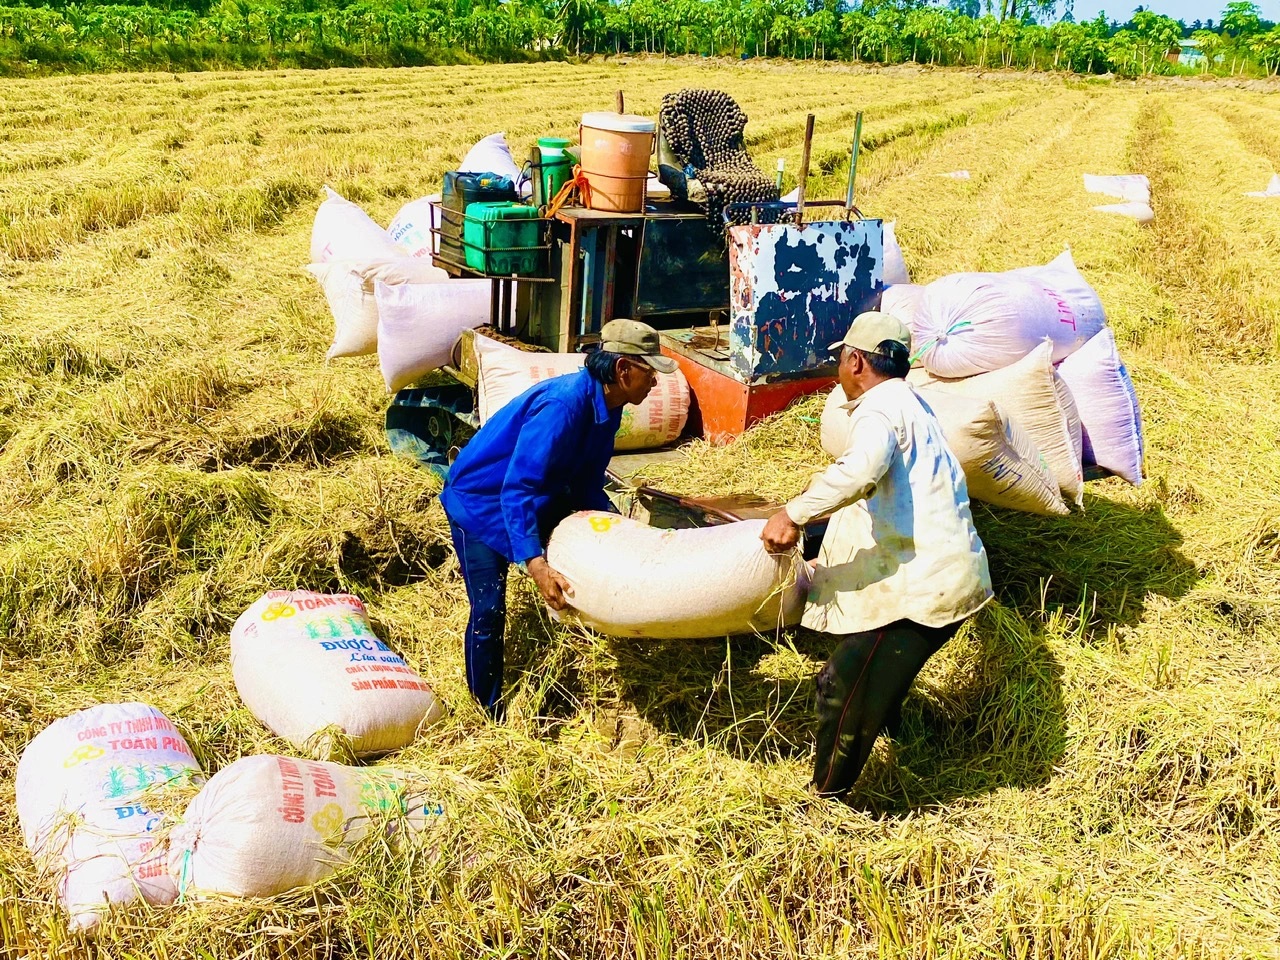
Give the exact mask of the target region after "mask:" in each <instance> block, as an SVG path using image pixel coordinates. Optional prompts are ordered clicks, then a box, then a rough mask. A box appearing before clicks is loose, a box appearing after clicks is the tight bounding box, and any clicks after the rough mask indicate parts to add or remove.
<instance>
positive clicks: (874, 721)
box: [813, 620, 964, 796]
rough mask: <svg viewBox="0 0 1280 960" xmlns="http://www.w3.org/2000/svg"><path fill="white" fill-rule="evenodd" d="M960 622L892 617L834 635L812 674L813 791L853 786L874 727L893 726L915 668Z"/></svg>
mask: <svg viewBox="0 0 1280 960" xmlns="http://www.w3.org/2000/svg"><path fill="white" fill-rule="evenodd" d="M963 622H964V621H963V620H962V621H960V622H958V623H953V624H950V625H948V626H945V627H926V626H922V625H921V624H918V623H914V622H913V621H911V620H898V621H896V622H894V623H891V624H888V625H887V626H884V627H880V628H879V629H876V630H866V631H863V632H861V633H848V634H843V635H839V636H836V637H835V638H834V639H836V640H838V641H839V643H838V645H837V646H836V650H835V653H833V654H832V655H831V659H830V660H828V661H827V665H826V666H825V667H823V668H822V672H821V673H819V674H818V748H817V752H816V754H815V756H814V761H813V784H814V787H815V788H816V789H817V791H818V793H820V794H822V795H823V796H842V795H844V794H845V793H847V792H848V791H849V790H850V788H852V787H853V785H854V783H855V782H857V779H858V776H859V774H861V773H862V768H863V767H864V766H865V765H866V763H867V758H868V757H870V756H871V748H872V746H873V745H874V744H875V742H876V737H878V736H879V735H880V731H881V730H883V729H885V727H886V726H887V727H888V728H889V730H890V733H891V734H892V733H894V732H896V730H897V726H898V722H899V721H900V720H901V710H902V701H903V700H904V699H906V696H907V691H908V690H910V689H911V684H912V683H913V682H914V681H915V679H916V674H918V673H919V672H920V668H921V667H923V666H924V665H925V661H927V660H928V659H929V658H930V657H931V656H933V655H934V653H936V652H937V651H938V649H939V648H941V647H942V645H943V644H944V643H946V642H947V641H948V640H950V639H951V638H952V637H954V636H955V635H956V631H958V630H959V629H960V624H961V623H963Z"/></svg>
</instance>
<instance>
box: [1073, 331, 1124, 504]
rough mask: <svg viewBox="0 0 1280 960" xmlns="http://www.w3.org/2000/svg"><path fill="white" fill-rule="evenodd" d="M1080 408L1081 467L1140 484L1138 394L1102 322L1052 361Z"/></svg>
mask: <svg viewBox="0 0 1280 960" xmlns="http://www.w3.org/2000/svg"><path fill="white" fill-rule="evenodd" d="M1058 376H1059V377H1061V378H1062V381H1063V382H1064V383H1065V384H1066V385H1067V387H1068V388H1069V389H1070V391H1071V394H1072V396H1073V397H1074V398H1075V403H1076V406H1077V407H1078V408H1079V411H1080V424H1081V426H1082V427H1083V434H1084V436H1083V439H1084V456H1083V460H1084V463H1085V465H1086V466H1089V465H1096V466H1099V467H1102V468H1103V469H1104V470H1108V471H1110V472H1111V473H1114V474H1115V475H1116V476H1117V477H1121V478H1122V479H1124V480H1128V481H1129V482H1130V483H1132V484H1134V485H1135V486H1136V485H1137V484H1140V483H1142V457H1143V440H1142V414H1141V412H1140V411H1139V409H1138V395H1137V393H1135V392H1134V389H1133V381H1132V380H1131V379H1130V377H1129V371H1128V370H1127V369H1125V365H1124V361H1123V360H1121V359H1120V354H1119V352H1118V351H1117V350H1116V338H1115V334H1113V333H1112V332H1111V329H1110V328H1109V327H1108V328H1107V329H1105V330H1103V331H1102V332H1101V333H1100V334H1098V335H1097V336H1096V337H1094V338H1093V339H1092V340H1090V341H1089V342H1088V343H1086V344H1085V345H1084V346H1083V347H1081V348H1080V349H1079V350H1077V351H1076V352H1075V353H1073V354H1072V355H1071V356H1069V357H1067V359H1065V360H1063V361H1062V363H1060V364H1059V365H1058Z"/></svg>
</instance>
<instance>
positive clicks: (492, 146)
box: [458, 133, 533, 198]
mask: <svg viewBox="0 0 1280 960" xmlns="http://www.w3.org/2000/svg"><path fill="white" fill-rule="evenodd" d="M458 170H459V171H460V172H462V173H496V174H497V175H498V176H500V177H506V178H507V179H508V180H510V181H511V182H512V183H513V184H515V185H516V188H517V189H518V190H519V191H520V195H521V196H522V197H525V198H528V197H529V195H530V194H531V193H532V192H533V184H532V183H531V181H529V180H527V179H523V178H522V174H521V172H520V164H518V163H516V162H515V160H514V159H513V158H512V156H511V148H510V147H509V146H507V135H506V134H505V133H491V134H489V136H487V137H485V138H484V139H483V140H481V141H480V142H479V143H477V144H476V145H475V146H474V147H472V148H471V149H470V150H468V151H467V155H466V156H465V157H463V158H462V163H460V164H458Z"/></svg>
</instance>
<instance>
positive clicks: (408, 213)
mask: <svg viewBox="0 0 1280 960" xmlns="http://www.w3.org/2000/svg"><path fill="white" fill-rule="evenodd" d="M440 203H441V195H440V194H438V193H433V194H431V195H430V196H428V197H422V198H421V199H418V200H410V201H409V202H408V203H406V204H405V205H404V206H403V207H401V208H400V212H399V213H397V214H396V215H395V219H393V220H392V221H391V223H389V224H388V225H387V236H389V237H390V238H391V239H392V240H393V241H394V242H395V243H396V244H398V245H399V246H400V247H401V248H403V249H404V251H405V252H406V253H407V254H409V256H411V257H421V258H427V259H429V258H430V257H431V255H432V254H433V253H439V252H440V235H439V234H438V233H432V232H431V228H432V227H435V228H436V229H437V230H438V229H439V228H440Z"/></svg>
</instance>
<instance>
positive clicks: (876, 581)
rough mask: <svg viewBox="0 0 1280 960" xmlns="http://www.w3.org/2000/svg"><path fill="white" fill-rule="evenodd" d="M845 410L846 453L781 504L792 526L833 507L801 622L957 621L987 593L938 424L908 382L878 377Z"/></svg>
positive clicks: (960, 478)
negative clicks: (798, 492)
mask: <svg viewBox="0 0 1280 960" xmlns="http://www.w3.org/2000/svg"><path fill="white" fill-rule="evenodd" d="M845 409H847V410H849V411H851V412H850V417H849V435H848V441H847V443H846V444H845V452H844V454H843V455H842V456H841V457H840V458H839V459H838V460H837V461H836V462H835V463H833V464H832V465H831V466H830V467H828V468H827V469H826V470H825V471H824V472H822V473H820V474H818V475H817V476H816V477H814V478H813V480H811V481H810V482H809V487H808V489H807V490H806V491H805V492H804V493H803V494H801V495H800V496H798V497H796V498H795V499H794V500H792V501H791V502H790V503H788V504H787V507H786V510H787V514H788V516H790V517H791V519H792V520H793V521H795V522H796V523H798V524H804V523H808V522H809V521H810V520H812V519H814V518H815V517H820V516H822V515H823V514H827V513H834V515H833V516H832V517H831V521H830V523H829V524H828V526H827V533H826V536H825V537H824V538H823V541H822V549H821V551H820V552H819V554H818V562H817V568H816V569H815V571H814V576H813V581H812V586H811V587H810V590H809V602H808V604H807V605H806V607H805V612H804V620H803V623H804V625H805V626H806V627H809V628H810V629H812V630H821V631H824V632H827V633H854V632H857V631H861V630H874V629H876V628H878V627H882V626H885V625H886V624H889V623H893V622H894V621H895V620H903V619H906V620H914V621H915V622H916V623H920V624H923V625H925V626H929V627H941V626H946V625H947V624H950V623H955V622H957V621H959V620H963V619H964V618H965V617H967V616H969V615H970V614H972V613H974V612H975V611H977V610H978V609H979V608H980V607H982V606H983V604H985V603H986V602H987V601H988V600H990V599H991V575H990V573H989V572H988V570H987V554H986V550H985V549H984V548H983V546H982V541H981V540H980V539H979V538H978V532H977V530H975V529H974V527H973V515H972V513H971V512H970V510H969V490H968V488H967V486H966V485H965V480H964V472H963V471H962V470H961V468H960V464H959V463H958V462H957V461H956V458H955V455H954V454H952V452H951V450H950V449H949V448H948V447H947V443H946V441H945V440H944V439H943V436H942V428H941V427H940V426H939V425H938V421H937V419H935V417H934V415H933V412H932V411H931V410H930V409H929V407H928V405H927V404H925V403H924V402H923V401H922V400H921V399H920V398H919V397H918V396H917V395H916V392H915V390H914V389H913V388H912V387H911V386H910V384H908V383H907V382H906V381H904V380H885V381H882V382H881V383H878V384H876V385H875V386H874V387H872V388H871V389H870V390H868V391H867V392H866V393H864V394H863V395H862V396H861V397H859V398H858V399H857V400H855V401H853V402H852V403H849V404H846V405H845Z"/></svg>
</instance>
